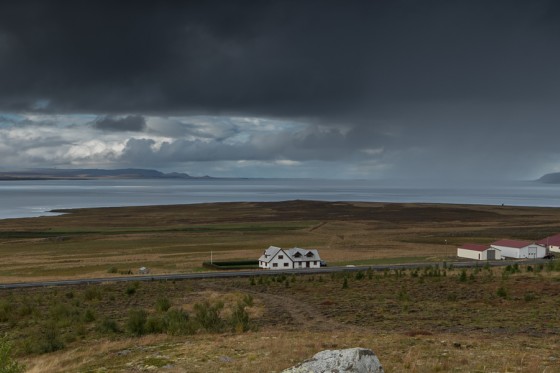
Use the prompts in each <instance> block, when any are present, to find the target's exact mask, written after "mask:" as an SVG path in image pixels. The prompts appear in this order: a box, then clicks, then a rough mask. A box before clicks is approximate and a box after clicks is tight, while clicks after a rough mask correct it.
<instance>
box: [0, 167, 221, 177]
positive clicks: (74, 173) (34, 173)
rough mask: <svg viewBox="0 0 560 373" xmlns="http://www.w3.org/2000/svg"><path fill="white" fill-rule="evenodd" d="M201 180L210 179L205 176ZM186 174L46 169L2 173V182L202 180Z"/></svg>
mask: <svg viewBox="0 0 560 373" xmlns="http://www.w3.org/2000/svg"><path fill="white" fill-rule="evenodd" d="M201 178H210V177H209V176H204V177H201ZM201 178H199V177H193V176H190V175H189V174H185V173H178V172H172V173H168V174H166V173H163V172H160V171H157V170H146V169H141V168H124V169H118V170H103V169H57V168H45V169H37V170H30V171H15V172H0V180H58V179H60V180H88V179H201Z"/></svg>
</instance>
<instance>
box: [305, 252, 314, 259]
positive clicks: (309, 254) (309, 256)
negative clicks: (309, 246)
mask: <svg viewBox="0 0 560 373" xmlns="http://www.w3.org/2000/svg"><path fill="white" fill-rule="evenodd" d="M305 256H306V257H308V258H311V257H312V256H313V253H312V252H311V251H308V252H307V254H305Z"/></svg>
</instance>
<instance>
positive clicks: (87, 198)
mask: <svg viewBox="0 0 560 373" xmlns="http://www.w3.org/2000/svg"><path fill="white" fill-rule="evenodd" d="M293 199H310V200H322V201H378V202H427V203H432V202H434V203H458V204H463V203H465V204H487V205H501V204H505V205H514V206H548V207H560V185H546V184H539V183H535V182H508V183H501V184H500V185H498V184H493V183H487V184H484V185H482V184H480V183H479V184H473V185H468V186H466V185H460V186H439V185H432V186H429V185H412V184H407V183H403V182H389V181H373V180H309V179H214V180H202V179H201V180H172V179H167V180H79V181H74V180H72V181H68V180H63V181H0V218H2V219H4V218H16V217H32V216H41V215H49V213H48V212H49V211H50V210H53V209H68V208H79V207H108V206H137V205H166V204H185V203H201V202H234V201H283V200H293Z"/></svg>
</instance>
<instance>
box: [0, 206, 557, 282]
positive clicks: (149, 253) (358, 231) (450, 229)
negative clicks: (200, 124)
mask: <svg viewBox="0 0 560 373" xmlns="http://www.w3.org/2000/svg"><path fill="white" fill-rule="evenodd" d="M558 232H560V210H558V209H547V208H519V207H507V206H505V207H504V206H459V205H429V204H425V205H423V204H386V203H346V202H344V203H342V202H340V203H328V202H312V201H290V202H278V203H218V204H200V205H182V206H160V207H157V206H151V207H125V208H103V209H83V210H72V211H71V212H70V213H68V214H66V215H62V216H55V217H43V218H33V219H6V220H1V221H0V256H1V257H2V265H1V266H0V282H12V281H25V280H37V279H60V278H75V277H81V278H87V277H92V276H96V277H99V276H113V275H114V273H108V272H109V269H111V272H114V270H115V269H116V270H117V273H128V271H131V272H133V273H135V272H137V270H138V268H140V267H143V266H146V267H149V268H150V269H151V273H153V274H163V273H184V272H192V271H198V270H201V268H202V262H203V261H206V260H210V255H211V253H212V256H213V259H214V260H216V261H227V260H255V259H257V258H258V257H259V256H260V254H261V253H262V251H263V250H264V249H266V248H267V247H268V246H269V245H276V246H281V247H293V246H300V247H308V248H317V249H319V250H320V253H321V257H322V259H324V260H326V261H327V262H328V263H330V264H332V265H335V264H376V263H383V262H388V261H391V262H399V261H401V262H402V261H410V260H413V261H435V260H440V261H441V260H442V259H444V260H451V258H453V256H454V255H455V253H456V247H457V246H458V245H461V244H463V243H465V242H476V243H489V242H492V241H494V240H497V239H500V238H519V239H528V240H534V239H539V238H542V237H545V236H547V235H550V234H554V233H558Z"/></svg>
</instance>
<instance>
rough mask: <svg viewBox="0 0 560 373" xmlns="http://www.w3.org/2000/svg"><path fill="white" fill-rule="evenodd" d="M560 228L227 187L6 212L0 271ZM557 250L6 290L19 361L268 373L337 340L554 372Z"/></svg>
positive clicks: (453, 365)
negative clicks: (165, 201)
mask: <svg viewBox="0 0 560 373" xmlns="http://www.w3.org/2000/svg"><path fill="white" fill-rule="evenodd" d="M558 232H560V210H559V209H547V208H514V207H507V206H506V207H504V206H458V205H422V204H381V203H326V202H309V201H293V202H283V203H232V204H229V203H228V204H209V205H188V206H164V207H130V208H107V209H89V210H85V209H84V210H76V211H73V212H72V213H69V214H66V215H62V216H57V217H48V218H34V219H11V220H2V221H0V256H1V257H2V262H1V266H0V281H1V282H11V281H25V280H37V279H55V278H86V277H90V276H114V275H115V273H114V272H117V274H118V273H120V272H123V273H126V272H127V271H128V270H132V271H135V270H136V269H137V268H139V267H141V266H148V267H150V268H151V270H152V273H156V274H159V273H170V272H190V271H197V270H201V264H202V262H203V261H204V260H208V259H209V256H210V252H212V253H213V257H214V260H223V261H225V260H254V259H255V258H256V257H258V256H259V255H260V254H261V252H262V250H263V249H265V248H266V247H268V246H269V245H277V246H282V247H292V246H296V245H297V246H301V247H312V248H317V249H319V250H320V253H321V256H322V258H323V259H325V260H326V261H328V262H329V263H330V264H382V263H402V262H430V261H434V262H435V261H442V260H446V261H447V262H448V263H451V261H452V258H453V255H454V253H455V250H456V247H457V245H460V244H462V243H465V242H480V243H489V242H492V241H494V240H497V239H500V238H519V239H528V240H534V239H538V238H541V237H544V236H546V235H550V234H554V233H558ZM559 263H560V262H558V261H556V262H550V263H549V264H548V265H546V266H539V267H527V266H520V267H518V268H517V267H510V268H504V269H502V268H500V269H497V268H495V269H490V268H488V269H486V268H476V269H472V270H468V271H464V272H463V271H460V270H458V269H452V268H440V267H438V268H436V267H435V265H434V267H432V268H430V269H426V270H407V271H399V272H394V271H392V272H372V271H364V272H356V273H351V274H349V273H346V274H333V275H322V276H319V275H303V274H302V275H298V276H279V275H276V276H270V277H260V276H259V277H255V278H240V279H228V280H225V279H224V280H218V279H214V280H188V281H187V280H185V281H176V282H160V281H151V282H142V283H139V282H132V283H110V282H108V283H106V284H102V285H95V286H93V285H89V286H86V285H83V286H67V287H55V288H37V289H20V290H1V291H0V334H4V333H6V334H7V338H8V340H10V341H12V342H13V344H14V351H13V353H14V357H15V358H17V359H18V361H20V362H22V363H23V364H25V366H26V367H27V370H28V371H30V372H139V371H150V370H156V369H161V370H162V371H169V372H185V371H188V372H208V371H220V372H240V371H243V372H271V371H276V372H278V371H281V370H282V369H284V368H286V367H289V366H291V365H294V364H296V363H297V362H299V361H301V360H304V359H306V358H309V357H310V356H312V355H313V354H314V353H316V352H318V351H320V350H324V349H332V348H346V347H356V346H362V347H367V348H371V349H373V350H374V351H375V352H376V353H377V355H378V356H379V358H380V360H381V362H382V364H383V365H384V367H385V370H386V371H387V372H416V373H423V372H529V373H533V372H535V373H536V372H540V373H542V372H547V373H550V372H560V353H559V352H558V351H560V314H558V312H557V311H558V309H559V307H560V275H559V274H560V271H559V270H560V264H559Z"/></svg>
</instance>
